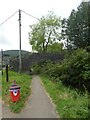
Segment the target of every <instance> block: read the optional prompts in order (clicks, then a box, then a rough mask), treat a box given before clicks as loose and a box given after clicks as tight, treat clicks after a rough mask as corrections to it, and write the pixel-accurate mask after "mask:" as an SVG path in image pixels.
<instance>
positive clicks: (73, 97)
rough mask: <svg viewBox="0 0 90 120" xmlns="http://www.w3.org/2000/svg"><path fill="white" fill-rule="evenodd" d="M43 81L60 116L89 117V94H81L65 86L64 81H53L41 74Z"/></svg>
mask: <svg viewBox="0 0 90 120" xmlns="http://www.w3.org/2000/svg"><path fill="white" fill-rule="evenodd" d="M41 79H42V82H43V84H44V86H45V88H46V90H47V92H48V93H49V95H50V97H51V98H52V100H53V102H54V103H55V105H56V109H57V112H58V114H59V115H60V118H63V119H64V118H67V119H69V118H79V119H80V118H87V117H88V94H87V93H83V94H82V95H80V94H79V93H78V92H77V91H75V90H71V89H70V88H67V87H65V86H64V85H63V84H62V82H61V81H60V82H57V83H56V82H54V83H53V82H52V81H50V78H47V77H46V76H41Z"/></svg>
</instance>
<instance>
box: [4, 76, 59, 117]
mask: <svg viewBox="0 0 90 120" xmlns="http://www.w3.org/2000/svg"><path fill="white" fill-rule="evenodd" d="M31 91H32V93H31V96H30V97H29V99H28V101H27V102H26V106H25V108H24V109H23V110H22V111H21V112H20V113H19V114H14V113H11V112H10V110H8V108H6V107H4V106H3V111H2V113H3V118H57V117H58V115H57V113H56V111H55V106H54V105H53V104H52V102H51V101H50V98H49V97H48V96H47V94H46V92H45V90H44V88H43V86H42V84H41V80H40V77H39V76H37V75H35V76H33V78H32V84H31Z"/></svg>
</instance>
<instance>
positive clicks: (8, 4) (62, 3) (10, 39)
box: [0, 0, 82, 51]
mask: <svg viewBox="0 0 90 120" xmlns="http://www.w3.org/2000/svg"><path fill="white" fill-rule="evenodd" d="M81 1H82V0H0V5H1V6H0V24H1V23H2V22H3V21H5V20H6V19H7V18H8V17H10V16H11V15H12V14H13V13H15V12H16V11H18V10H19V9H21V10H23V11H25V12H27V13H29V14H30V15H33V16H35V17H37V18H41V17H42V16H43V15H44V16H45V15H46V14H47V13H48V11H51V10H53V11H54V12H55V14H56V15H58V16H61V18H64V17H65V18H68V16H69V15H70V13H71V11H72V9H76V8H77V7H78V6H79V5H80V3H81ZM36 22H37V19H34V18H32V17H30V16H27V15H26V14H24V13H22V50H28V51H31V46H30V44H29V40H28V32H29V25H32V24H34V23H36ZM0 49H3V50H12V49H14V50H15V49H19V22H18V12H17V13H16V14H15V15H14V16H13V17H12V18H11V19H9V20H8V21H7V22H5V23H4V24H3V25H0Z"/></svg>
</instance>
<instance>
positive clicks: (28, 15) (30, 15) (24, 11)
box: [21, 10, 40, 20]
mask: <svg viewBox="0 0 90 120" xmlns="http://www.w3.org/2000/svg"><path fill="white" fill-rule="evenodd" d="M21 11H22V12H23V13H25V14H27V15H28V16H30V17H33V18H35V19H37V20H40V19H39V18H37V17H34V16H33V15H30V14H29V13H27V12H25V11H23V10H21Z"/></svg>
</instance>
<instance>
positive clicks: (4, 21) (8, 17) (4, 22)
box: [0, 11, 18, 26]
mask: <svg viewBox="0 0 90 120" xmlns="http://www.w3.org/2000/svg"><path fill="white" fill-rule="evenodd" d="M17 12H18V11H16V12H15V13H14V14H12V15H11V16H10V17H8V18H7V19H6V20H5V21H4V22H2V23H1V24H0V26H1V25H3V24H4V23H6V22H7V21H8V20H9V19H10V18H12V17H13V16H14V15H15V14H16V13H17Z"/></svg>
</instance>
